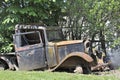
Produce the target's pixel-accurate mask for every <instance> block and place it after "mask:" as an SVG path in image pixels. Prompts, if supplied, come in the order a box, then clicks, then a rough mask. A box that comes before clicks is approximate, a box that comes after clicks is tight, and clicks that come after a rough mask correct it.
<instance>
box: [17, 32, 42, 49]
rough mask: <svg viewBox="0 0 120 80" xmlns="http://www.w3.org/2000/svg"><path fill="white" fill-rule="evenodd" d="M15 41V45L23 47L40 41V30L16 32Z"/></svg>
mask: <svg viewBox="0 0 120 80" xmlns="http://www.w3.org/2000/svg"><path fill="white" fill-rule="evenodd" d="M15 43H16V45H17V47H24V46H28V45H34V44H39V43H42V40H41V35H40V32H38V31H33V32H25V33H18V34H16V38H15Z"/></svg>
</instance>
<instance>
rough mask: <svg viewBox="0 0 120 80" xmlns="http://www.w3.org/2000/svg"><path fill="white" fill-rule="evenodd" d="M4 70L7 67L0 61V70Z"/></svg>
mask: <svg viewBox="0 0 120 80" xmlns="http://www.w3.org/2000/svg"><path fill="white" fill-rule="evenodd" d="M6 69H7V65H6V64H5V63H4V62H2V61H0V70H6Z"/></svg>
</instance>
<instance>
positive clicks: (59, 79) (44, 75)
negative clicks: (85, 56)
mask: <svg viewBox="0 0 120 80" xmlns="http://www.w3.org/2000/svg"><path fill="white" fill-rule="evenodd" d="M0 80H120V79H118V78H116V77H115V76H114V75H111V76H104V75H102V76H100V75H93V74H90V75H84V74H75V73H66V72H46V71H45V72H41V71H0Z"/></svg>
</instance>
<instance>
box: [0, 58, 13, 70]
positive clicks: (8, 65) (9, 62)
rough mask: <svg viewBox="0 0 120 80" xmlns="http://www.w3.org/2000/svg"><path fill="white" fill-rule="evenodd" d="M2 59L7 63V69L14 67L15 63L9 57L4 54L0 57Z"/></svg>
mask: <svg viewBox="0 0 120 80" xmlns="http://www.w3.org/2000/svg"><path fill="white" fill-rule="evenodd" d="M0 61H1V62H2V63H4V64H5V65H6V69H13V65H12V63H11V61H10V60H9V59H7V58H6V57H4V56H1V57H0Z"/></svg>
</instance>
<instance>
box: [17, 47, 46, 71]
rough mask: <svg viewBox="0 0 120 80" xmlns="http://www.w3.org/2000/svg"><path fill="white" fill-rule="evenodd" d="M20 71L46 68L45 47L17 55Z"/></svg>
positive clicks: (20, 52)
mask: <svg viewBox="0 0 120 80" xmlns="http://www.w3.org/2000/svg"><path fill="white" fill-rule="evenodd" d="M16 55H17V60H18V66H19V70H33V69H39V68H42V67H45V66H46V64H45V53H44V49H43V47H34V48H29V49H27V50H24V51H19V52H17V53H16Z"/></svg>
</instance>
